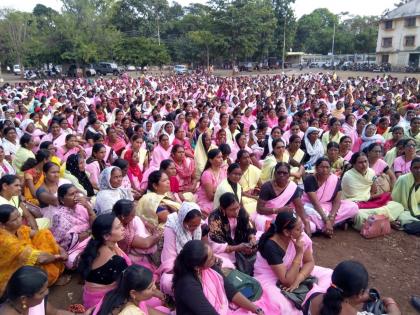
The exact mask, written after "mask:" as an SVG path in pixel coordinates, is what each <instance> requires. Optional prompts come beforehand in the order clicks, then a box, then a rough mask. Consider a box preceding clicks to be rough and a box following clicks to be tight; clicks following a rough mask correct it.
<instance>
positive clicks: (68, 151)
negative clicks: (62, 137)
mask: <svg viewBox="0 0 420 315" xmlns="http://www.w3.org/2000/svg"><path fill="white" fill-rule="evenodd" d="M80 150H83V148H82V147H81V146H80V145H79V144H78V142H77V137H76V135H73V134H68V135H67V136H66V143H65V144H64V145H63V146H60V147H57V152H56V155H57V156H58V157H59V158H60V160H62V161H67V159H68V157H69V156H70V155H72V154H77V153H79V151H80Z"/></svg>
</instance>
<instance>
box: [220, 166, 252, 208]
mask: <svg viewBox="0 0 420 315" xmlns="http://www.w3.org/2000/svg"><path fill="white" fill-rule="evenodd" d="M241 177H242V169H241V167H240V166H239V164H238V163H233V164H230V165H229V167H228V169H227V178H226V179H224V180H223V181H222V182H221V183H220V184H219V185H218V186H217V188H216V192H215V193H214V199H213V208H214V209H217V208H218V207H219V205H220V197H221V196H222V195H223V194H224V193H227V192H229V193H233V194H234V195H235V199H236V201H237V202H238V203H240V204H242V193H243V189H242V187H241V184H239V181H240V180H241ZM255 206H256V205H255ZM254 211H255V209H254Z"/></svg>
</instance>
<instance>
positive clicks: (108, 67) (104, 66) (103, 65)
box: [93, 62, 121, 75]
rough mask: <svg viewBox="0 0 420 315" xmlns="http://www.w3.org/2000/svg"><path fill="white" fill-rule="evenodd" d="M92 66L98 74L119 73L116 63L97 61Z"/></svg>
mask: <svg viewBox="0 0 420 315" xmlns="http://www.w3.org/2000/svg"><path fill="white" fill-rule="evenodd" d="M93 68H94V69H95V70H96V73H97V74H99V75H107V74H113V75H119V74H120V73H121V71H120V70H119V69H118V66H117V64H116V63H113V62H98V63H97V64H94V65H93Z"/></svg>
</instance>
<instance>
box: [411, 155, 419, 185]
mask: <svg viewBox="0 0 420 315" xmlns="http://www.w3.org/2000/svg"><path fill="white" fill-rule="evenodd" d="M410 170H411V173H412V174H413V176H414V178H415V180H416V181H418V180H419V179H420V157H415V158H414V159H413V160H412V161H411V167H410Z"/></svg>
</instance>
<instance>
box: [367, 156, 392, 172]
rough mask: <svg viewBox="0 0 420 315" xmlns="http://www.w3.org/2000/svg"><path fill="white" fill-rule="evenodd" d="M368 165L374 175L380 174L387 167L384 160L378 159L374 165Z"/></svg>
mask: <svg viewBox="0 0 420 315" xmlns="http://www.w3.org/2000/svg"><path fill="white" fill-rule="evenodd" d="M369 167H370V168H371V169H373V170H374V171H375V175H376V176H380V175H382V173H383V172H384V170H385V168H387V167H388V164H387V163H386V162H385V161H384V160H382V159H378V160H377V161H376V163H375V164H374V165H369Z"/></svg>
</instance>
